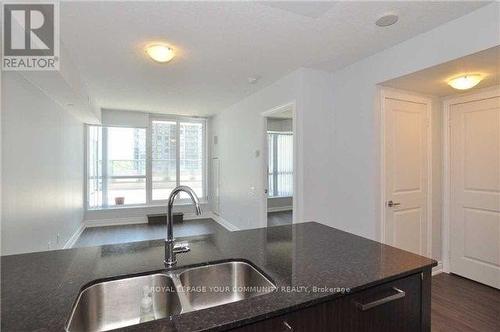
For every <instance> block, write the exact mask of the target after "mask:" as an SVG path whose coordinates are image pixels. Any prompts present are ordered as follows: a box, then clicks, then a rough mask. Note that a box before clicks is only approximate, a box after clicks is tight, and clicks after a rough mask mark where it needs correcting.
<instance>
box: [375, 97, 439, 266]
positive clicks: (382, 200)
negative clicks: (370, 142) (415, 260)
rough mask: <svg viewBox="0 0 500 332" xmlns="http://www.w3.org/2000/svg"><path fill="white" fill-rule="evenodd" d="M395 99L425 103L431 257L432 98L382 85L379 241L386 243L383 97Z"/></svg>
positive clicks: (428, 237)
mask: <svg viewBox="0 0 500 332" xmlns="http://www.w3.org/2000/svg"><path fill="white" fill-rule="evenodd" d="M387 98H390V99H397V100H403V101H410V102H415V103H421V104H425V105H426V112H427V118H426V121H427V123H428V126H427V248H425V252H426V254H427V256H428V257H432V142H433V141H432V112H431V111H432V104H433V103H432V99H431V98H430V97H428V96H425V95H421V94H417V93H414V92H410V91H404V90H397V89H393V88H387V87H382V88H381V89H380V105H379V107H380V124H379V128H380V140H379V144H380V147H379V151H380V203H379V204H380V242H382V243H386V238H385V210H386V208H385V202H386V197H385V192H386V187H385V183H386V174H385V118H386V117H385V114H386V112H385V111H386V110H385V99H387Z"/></svg>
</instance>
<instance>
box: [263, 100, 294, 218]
mask: <svg viewBox="0 0 500 332" xmlns="http://www.w3.org/2000/svg"><path fill="white" fill-rule="evenodd" d="M290 109H291V111H292V132H293V197H292V204H293V208H292V209H293V211H294V213H293V217H292V218H293V220H292V223H297V222H298V220H299V219H298V216H299V215H302V213H301V211H299V209H300V208H299V206H298V202H300V201H301V195H302V193H301V192H300V191H299V189H298V188H299V177H300V173H301V172H302V169H301V167H300V165H299V158H301V156H299V136H300V135H301V133H300V132H299V131H298V130H297V129H298V123H297V103H296V101H295V100H293V101H291V102H288V103H285V104H282V105H280V106H277V107H274V108H271V109H269V110H267V111H264V112H262V113H261V117H262V127H263V132H262V143H261V144H262V145H261V152H262V173H261V174H262V185H263V188H262V189H264V188H267V185H268V178H267V176H268V175H267V174H268V172H267V167H268V160H267V159H268V158H267V118H268V117H271V116H272V115H273V114H276V113H281V112H283V111H287V110H290ZM261 197H262V200H261V227H267V212H268V208H267V199H268V195H267V194H265V193H264V192H263V193H261Z"/></svg>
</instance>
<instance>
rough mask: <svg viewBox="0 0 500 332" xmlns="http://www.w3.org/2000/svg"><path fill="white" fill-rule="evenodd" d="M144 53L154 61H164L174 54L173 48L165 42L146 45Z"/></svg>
mask: <svg viewBox="0 0 500 332" xmlns="http://www.w3.org/2000/svg"><path fill="white" fill-rule="evenodd" d="M146 53H147V54H148V55H149V56H150V57H151V59H153V60H154V61H156V62H161V63H166V62H169V61H170V60H172V59H173V58H174V56H175V54H174V50H173V49H172V48H170V47H168V46H167V45H165V44H160V43H157V44H151V45H148V46H146Z"/></svg>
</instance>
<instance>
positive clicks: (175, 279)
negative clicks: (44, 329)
mask: <svg viewBox="0 0 500 332" xmlns="http://www.w3.org/2000/svg"><path fill="white" fill-rule="evenodd" d="M145 287H147V288H148V289H149V291H150V293H149V296H151V300H152V301H151V303H152V306H151V307H152V310H151V311H150V312H149V314H148V316H147V317H144V315H143V312H141V302H142V301H143V297H144V294H143V291H144V288H145ZM275 289H276V285H275V284H274V283H272V282H271V281H270V280H269V278H267V277H266V276H265V275H264V274H263V273H261V272H259V271H258V270H257V269H256V268H255V267H254V266H252V265H251V264H250V263H247V262H244V261H239V260H235V261H229V262H223V263H215V264H210V265H204V266H198V267H192V268H183V269H178V270H173V271H165V272H160V273H152V274H147V275H141V276H135V277H126V278H122V279H115V280H110V281H104V282H98V283H96V284H93V285H91V286H89V287H87V288H85V289H83V290H82V291H81V292H80V294H79V296H78V298H77V301H76V303H75V305H74V306H73V310H72V312H71V316H70V318H69V320H68V322H67V324H66V330H67V331H71V332H72V331H108V330H112V329H116V328H120V327H125V326H130V325H135V324H139V323H141V322H144V321H147V320H156V319H161V318H165V317H170V316H173V315H179V314H183V313H186V312H191V311H196V310H201V309H206V308H211V307H215V306H219V305H222V304H226V303H231V302H236V301H241V300H244V299H248V298H251V297H254V296H259V295H263V294H267V293H270V292H273V291H274V290H275Z"/></svg>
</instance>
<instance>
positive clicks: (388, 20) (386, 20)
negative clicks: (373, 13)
mask: <svg viewBox="0 0 500 332" xmlns="http://www.w3.org/2000/svg"><path fill="white" fill-rule="evenodd" d="M398 20H399V17H398V15H396V14H385V15H384V16H382V17H380V18H379V19H378V20H377V21H376V22H375V24H376V25H377V26H379V27H388V26H391V25H393V24H395V23H396V22H397V21H398Z"/></svg>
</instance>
